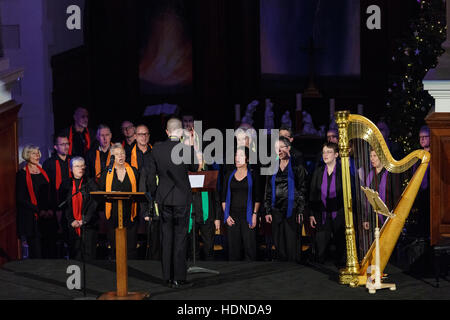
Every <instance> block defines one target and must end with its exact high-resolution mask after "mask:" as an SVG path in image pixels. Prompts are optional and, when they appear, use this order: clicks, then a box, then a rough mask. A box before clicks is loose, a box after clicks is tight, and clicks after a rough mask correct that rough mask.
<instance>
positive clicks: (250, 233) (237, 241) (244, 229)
mask: <svg viewBox="0 0 450 320" xmlns="http://www.w3.org/2000/svg"><path fill="white" fill-rule="evenodd" d="M233 219H234V222H235V224H234V225H232V226H231V227H230V226H229V225H228V224H227V238H228V260H230V261H239V260H242V249H243V250H244V260H246V261H255V260H256V231H255V229H250V227H249V226H248V222H247V219H246V218H239V217H238V216H236V215H235V216H233Z"/></svg>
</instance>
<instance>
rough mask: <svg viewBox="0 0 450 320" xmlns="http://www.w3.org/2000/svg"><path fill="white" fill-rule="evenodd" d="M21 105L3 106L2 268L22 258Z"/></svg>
mask: <svg viewBox="0 0 450 320" xmlns="http://www.w3.org/2000/svg"><path fill="white" fill-rule="evenodd" d="M19 109H20V105H19V104H17V103H16V102H15V101H9V102H6V103H4V104H3V105H0V141H1V143H0V265H2V264H3V263H5V262H7V261H9V260H14V259H17V258H18V242H17V231H16V194H15V189H16V188H15V184H16V172H17V169H18V156H17V150H18V142H17V113H18V112H19Z"/></svg>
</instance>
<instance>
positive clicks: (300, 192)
mask: <svg viewBox="0 0 450 320" xmlns="http://www.w3.org/2000/svg"><path fill="white" fill-rule="evenodd" d="M290 161H292V163H291V166H292V171H293V175H294V187H295V189H294V208H293V211H292V214H293V215H295V214H303V213H304V211H305V208H306V180H307V172H306V169H305V168H304V167H303V166H302V165H301V164H299V163H298V162H295V160H294V158H291V160H290ZM288 175H289V168H288V167H287V166H286V168H284V170H281V168H278V172H277V175H276V176H275V197H276V198H275V208H276V209H277V210H275V211H274V212H272V211H273V210H272V209H273V208H272V176H267V178H266V181H267V183H266V194H265V208H266V214H273V213H275V214H281V215H284V216H285V215H286V212H287V208H288V199H289V187H288Z"/></svg>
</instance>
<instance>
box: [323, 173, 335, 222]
mask: <svg viewBox="0 0 450 320" xmlns="http://www.w3.org/2000/svg"><path fill="white" fill-rule="evenodd" d="M336 167H337V165H335V166H334V169H333V173H332V177H331V184H330V196H329V198H336ZM320 189H321V191H322V194H321V199H322V203H323V206H324V207H325V208H326V207H327V189H328V170H327V166H326V165H325V168H324V170H323V175H322V185H321V187H320ZM336 215H337V212H336V211H333V212H331V218H332V219H333V220H334V219H336ZM326 219H327V212H326V211H322V224H325V221H326Z"/></svg>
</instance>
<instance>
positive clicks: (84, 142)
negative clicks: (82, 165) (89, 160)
mask: <svg viewBox="0 0 450 320" xmlns="http://www.w3.org/2000/svg"><path fill="white" fill-rule="evenodd" d="M73 121H74V122H73V125H72V126H70V127H69V128H66V129H65V130H63V134H64V135H65V136H67V137H68V138H69V152H68V154H69V156H71V157H76V156H79V157H85V155H86V153H87V152H88V150H89V149H90V148H91V147H92V146H93V145H94V142H95V132H94V131H93V130H90V129H89V128H88V125H89V112H88V111H87V110H86V109H85V108H83V107H79V108H77V109H76V110H75V112H74V113H73Z"/></svg>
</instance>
